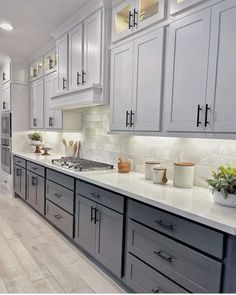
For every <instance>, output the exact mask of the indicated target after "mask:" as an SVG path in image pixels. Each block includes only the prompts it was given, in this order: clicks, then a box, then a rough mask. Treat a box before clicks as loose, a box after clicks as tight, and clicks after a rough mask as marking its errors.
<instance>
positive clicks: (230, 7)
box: [205, 0, 236, 132]
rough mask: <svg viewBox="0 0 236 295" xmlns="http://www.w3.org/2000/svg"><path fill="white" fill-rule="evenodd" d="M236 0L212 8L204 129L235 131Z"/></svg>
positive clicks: (210, 130)
mask: <svg viewBox="0 0 236 295" xmlns="http://www.w3.org/2000/svg"><path fill="white" fill-rule="evenodd" d="M235 26H236V3H235V1H233V0H229V1H223V2H221V3H219V4H218V5H215V6H213V8H212V22H211V43H210V53H209V74H208V92H207V100H206V105H207V107H208V110H207V113H206V114H205V116H206V123H207V124H206V131H209V132H212V131H213V132H235V131H236V102H235V96H236V89H235V79H234V76H235V70H236V61H235V52H236V32H235Z"/></svg>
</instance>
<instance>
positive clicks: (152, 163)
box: [145, 161, 161, 165]
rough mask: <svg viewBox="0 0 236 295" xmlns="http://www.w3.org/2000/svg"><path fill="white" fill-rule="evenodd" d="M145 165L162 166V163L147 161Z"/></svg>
mask: <svg viewBox="0 0 236 295" xmlns="http://www.w3.org/2000/svg"><path fill="white" fill-rule="evenodd" d="M145 164H149V165H158V164H161V163H160V162H157V161H146V162H145Z"/></svg>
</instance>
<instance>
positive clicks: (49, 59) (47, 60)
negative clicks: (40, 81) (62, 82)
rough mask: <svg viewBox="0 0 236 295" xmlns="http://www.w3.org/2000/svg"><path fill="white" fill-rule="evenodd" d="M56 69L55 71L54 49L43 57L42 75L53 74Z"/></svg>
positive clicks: (55, 54)
mask: <svg viewBox="0 0 236 295" xmlns="http://www.w3.org/2000/svg"><path fill="white" fill-rule="evenodd" d="M56 69H57V53H56V48H54V49H52V50H50V51H49V52H48V53H47V54H45V55H44V75H47V74H50V73H52V72H55V71H56Z"/></svg>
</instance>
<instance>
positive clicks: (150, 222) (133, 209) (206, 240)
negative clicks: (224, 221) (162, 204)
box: [128, 200, 224, 259]
mask: <svg viewBox="0 0 236 295" xmlns="http://www.w3.org/2000/svg"><path fill="white" fill-rule="evenodd" d="M128 216H129V217H130V218H132V219H134V220H137V221H139V222H141V223H143V224H145V225H147V226H149V227H151V228H154V229H156V230H158V231H160V232H163V233H165V234H167V235H169V236H171V237H173V238H176V239H178V240H180V241H182V242H184V243H186V244H189V245H191V246H193V247H195V248H196V249H199V250H202V251H204V252H206V253H208V254H210V255H213V256H215V257H217V258H220V259H222V257H223V242H224V235H223V234H222V233H219V232H217V231H215V230H211V229H209V228H207V227H204V226H201V225H199V224H196V223H193V222H191V221H187V220H185V219H183V218H181V217H177V216H175V215H172V214H170V213H167V212H164V211H161V210H159V209H156V208H152V207H149V206H146V205H143V204H141V203H138V202H135V201H132V200H128Z"/></svg>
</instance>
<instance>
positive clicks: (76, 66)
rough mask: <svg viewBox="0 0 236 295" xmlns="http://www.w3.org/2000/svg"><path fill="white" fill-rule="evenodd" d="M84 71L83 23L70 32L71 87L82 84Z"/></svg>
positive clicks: (74, 87)
mask: <svg viewBox="0 0 236 295" xmlns="http://www.w3.org/2000/svg"><path fill="white" fill-rule="evenodd" d="M82 71H83V24H79V25H78V26H76V27H75V28H74V29H72V30H71V31H70V32H69V88H70V89H71V90H73V89H77V88H78V87H81V86H82Z"/></svg>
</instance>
